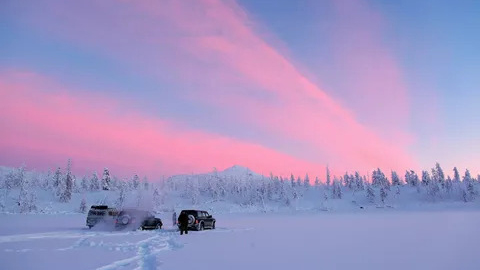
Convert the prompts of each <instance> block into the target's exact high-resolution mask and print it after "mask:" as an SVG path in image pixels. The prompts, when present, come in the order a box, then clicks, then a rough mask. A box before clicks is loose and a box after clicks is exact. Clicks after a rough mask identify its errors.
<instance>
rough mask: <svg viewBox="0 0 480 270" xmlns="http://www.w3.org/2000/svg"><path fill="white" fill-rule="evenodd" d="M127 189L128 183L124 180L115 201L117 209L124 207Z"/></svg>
mask: <svg viewBox="0 0 480 270" xmlns="http://www.w3.org/2000/svg"><path fill="white" fill-rule="evenodd" d="M126 189H127V185H126V184H125V183H124V182H122V183H121V184H120V187H119V191H118V198H117V200H116V201H115V207H117V209H122V208H123V206H124V204H125V199H126Z"/></svg>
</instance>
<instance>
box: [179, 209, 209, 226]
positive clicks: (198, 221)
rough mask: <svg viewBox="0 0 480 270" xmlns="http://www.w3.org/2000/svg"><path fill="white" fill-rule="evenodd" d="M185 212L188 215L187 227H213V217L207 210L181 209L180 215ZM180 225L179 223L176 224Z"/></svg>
mask: <svg viewBox="0 0 480 270" xmlns="http://www.w3.org/2000/svg"><path fill="white" fill-rule="evenodd" d="M183 213H185V214H186V215H187V216H188V229H189V230H196V231H203V230H204V229H215V222H216V220H215V218H213V217H212V215H210V214H209V213H208V212H207V211H202V210H182V212H180V215H182V214H183ZM180 215H179V216H180ZM177 226H179V227H180V224H177Z"/></svg>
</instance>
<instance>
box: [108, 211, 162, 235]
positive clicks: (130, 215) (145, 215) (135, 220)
mask: <svg viewBox="0 0 480 270" xmlns="http://www.w3.org/2000/svg"><path fill="white" fill-rule="evenodd" d="M162 226H163V223H162V220H161V219H159V218H156V217H155V216H154V215H153V214H152V213H150V212H148V211H144V210H138V209H123V210H122V211H120V213H118V215H117V218H116V221H115V227H117V228H131V229H134V230H136V229H141V230H148V229H161V228H162Z"/></svg>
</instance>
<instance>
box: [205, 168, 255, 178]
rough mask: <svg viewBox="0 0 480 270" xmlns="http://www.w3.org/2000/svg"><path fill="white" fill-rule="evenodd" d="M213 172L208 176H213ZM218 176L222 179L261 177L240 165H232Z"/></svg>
mask: <svg viewBox="0 0 480 270" xmlns="http://www.w3.org/2000/svg"><path fill="white" fill-rule="evenodd" d="M213 173H214V172H211V173H209V174H213ZM218 175H219V176H222V177H246V176H252V177H262V175H261V174H258V173H256V172H254V171H252V170H250V169H249V168H247V167H243V166H240V165H233V166H232V167H230V168H226V169H225V170H223V171H220V172H218Z"/></svg>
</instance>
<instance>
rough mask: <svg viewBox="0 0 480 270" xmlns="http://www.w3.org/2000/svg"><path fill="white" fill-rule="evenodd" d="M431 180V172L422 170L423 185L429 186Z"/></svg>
mask: <svg viewBox="0 0 480 270" xmlns="http://www.w3.org/2000/svg"><path fill="white" fill-rule="evenodd" d="M430 182H431V178H430V174H429V173H428V171H422V185H423V186H428V185H429V184H430Z"/></svg>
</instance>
